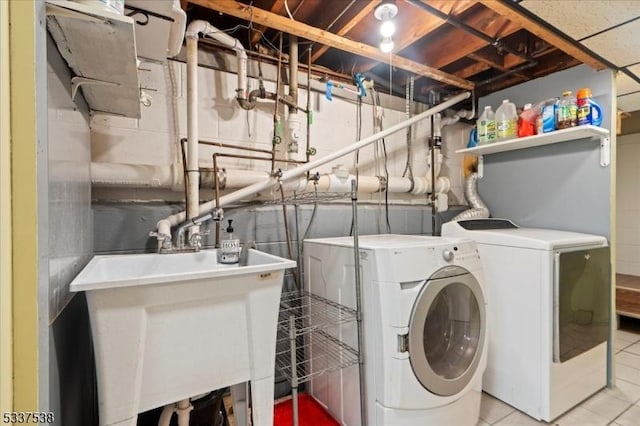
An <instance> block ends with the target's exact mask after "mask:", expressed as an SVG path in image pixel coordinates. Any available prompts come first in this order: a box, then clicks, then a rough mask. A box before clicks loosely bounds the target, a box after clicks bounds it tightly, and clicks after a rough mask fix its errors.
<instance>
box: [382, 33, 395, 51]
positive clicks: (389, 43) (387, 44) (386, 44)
mask: <svg viewBox="0 0 640 426" xmlns="http://www.w3.org/2000/svg"><path fill="white" fill-rule="evenodd" d="M380 50H381V51H383V52H384V53H389V52H391V51H392V50H393V40H392V39H391V37H382V40H380Z"/></svg>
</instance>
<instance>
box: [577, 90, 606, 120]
mask: <svg viewBox="0 0 640 426" xmlns="http://www.w3.org/2000/svg"><path fill="white" fill-rule="evenodd" d="M577 104H578V126H583V125H585V124H591V125H593V126H600V125H601V124H602V107H601V106H600V104H598V103H597V102H596V101H594V100H593V99H592V98H591V89H589V88H583V89H580V90H578V95H577Z"/></svg>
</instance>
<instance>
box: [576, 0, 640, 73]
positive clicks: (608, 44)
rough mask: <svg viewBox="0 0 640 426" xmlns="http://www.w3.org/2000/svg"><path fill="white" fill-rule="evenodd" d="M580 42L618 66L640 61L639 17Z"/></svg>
mask: <svg viewBox="0 0 640 426" xmlns="http://www.w3.org/2000/svg"><path fill="white" fill-rule="evenodd" d="M638 4H639V5H640V2H638ZM582 44H584V45H585V46H586V47H588V48H589V49H591V50H593V51H594V52H596V53H597V54H599V55H600V56H602V57H603V58H605V59H607V60H609V61H610V62H612V63H613V64H615V65H617V66H619V67H624V66H626V65H629V64H635V63H637V62H640V19H639V20H637V21H633V22H631V23H629V24H625V25H622V26H620V27H617V28H615V29H613V30H610V31H607V32H604V33H602V34H599V35H597V36H595V37H591V38H589V39H587V40H584V41H583V42H582Z"/></svg>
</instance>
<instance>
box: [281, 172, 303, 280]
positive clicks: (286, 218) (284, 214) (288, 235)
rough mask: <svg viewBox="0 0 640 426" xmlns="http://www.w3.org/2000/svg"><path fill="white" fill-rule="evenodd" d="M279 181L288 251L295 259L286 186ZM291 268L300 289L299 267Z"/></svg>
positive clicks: (290, 257)
mask: <svg viewBox="0 0 640 426" xmlns="http://www.w3.org/2000/svg"><path fill="white" fill-rule="evenodd" d="M279 183H280V196H281V197H282V216H283V222H284V236H285V238H286V240H287V253H288V254H289V259H293V249H292V248H291V235H290V234H289V220H288V215H287V203H285V198H284V188H283V186H282V181H280V182H279ZM291 269H294V271H293V273H292V274H291V276H292V277H293V283H294V285H295V287H296V288H298V289H299V288H300V287H299V286H298V280H297V278H296V275H297V270H298V267H297V266H295V267H293V268H291Z"/></svg>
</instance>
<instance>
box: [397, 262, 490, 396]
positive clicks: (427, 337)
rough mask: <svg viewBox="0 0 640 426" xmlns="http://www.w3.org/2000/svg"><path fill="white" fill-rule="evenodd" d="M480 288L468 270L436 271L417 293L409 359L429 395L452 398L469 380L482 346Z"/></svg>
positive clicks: (449, 268)
mask: <svg viewBox="0 0 640 426" xmlns="http://www.w3.org/2000/svg"><path fill="white" fill-rule="evenodd" d="M485 330H486V312H485V304H484V296H483V293H482V288H481V287H480V284H479V283H478V281H477V280H476V279H475V277H474V276H473V275H472V274H471V273H470V272H469V271H467V270H466V269H464V268H461V267H458V266H447V267H444V268H441V269H439V270H438V271H436V272H435V273H434V274H433V275H432V276H431V277H430V278H429V279H428V280H427V282H426V283H425V285H424V286H423V288H422V290H421V291H420V293H419V295H418V297H417V299H416V302H415V304H414V305H413V311H412V313H411V320H410V323H409V336H408V337H409V339H408V340H409V360H410V362H411V367H412V368H413V372H414V374H415V375H416V378H417V379H418V381H419V382H420V383H421V384H422V386H424V387H425V389H427V390H428V391H429V392H431V393H433V394H436V395H440V396H450V395H456V394H457V393H459V392H460V391H461V390H462V389H464V387H465V386H467V384H468V383H469V382H470V381H471V380H472V379H473V376H474V375H475V372H476V370H477V368H478V363H479V362H480V358H481V357H482V352H483V347H484V345H485Z"/></svg>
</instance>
